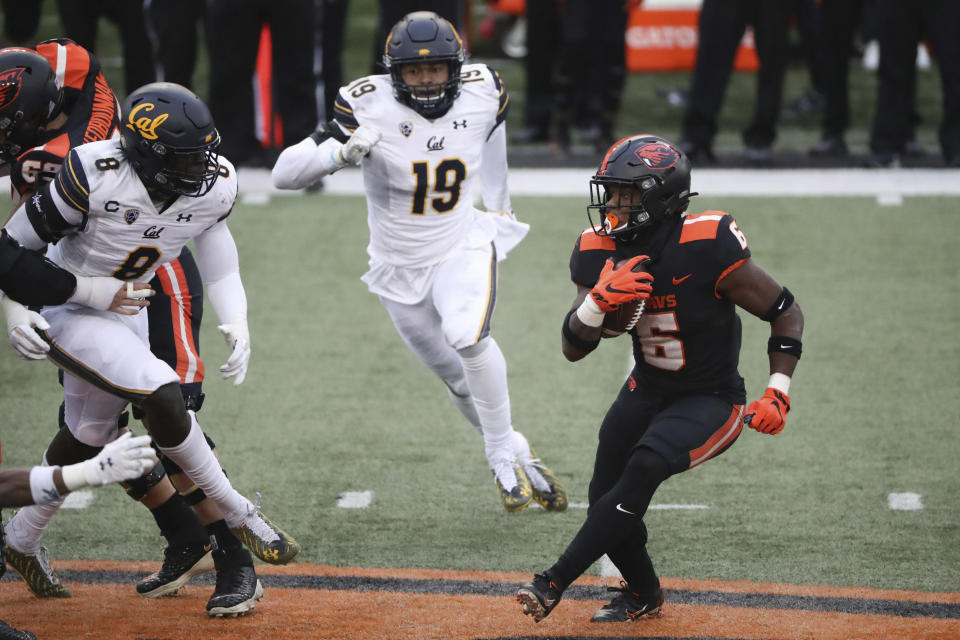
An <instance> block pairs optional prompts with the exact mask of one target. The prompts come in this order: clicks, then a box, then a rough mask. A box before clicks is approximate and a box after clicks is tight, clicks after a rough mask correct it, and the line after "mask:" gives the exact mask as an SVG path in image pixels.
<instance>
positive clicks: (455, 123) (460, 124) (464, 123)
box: [453, 118, 467, 131]
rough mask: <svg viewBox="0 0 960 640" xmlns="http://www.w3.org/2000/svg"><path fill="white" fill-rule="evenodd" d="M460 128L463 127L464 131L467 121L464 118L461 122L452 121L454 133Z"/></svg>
mask: <svg viewBox="0 0 960 640" xmlns="http://www.w3.org/2000/svg"><path fill="white" fill-rule="evenodd" d="M460 127H463V128H464V129H466V128H467V119H466V118H464V119H463V120H460V121H457V120H454V121H453V129H454V131H456V130H457V129H459V128H460Z"/></svg>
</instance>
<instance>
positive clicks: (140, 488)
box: [123, 462, 167, 501]
mask: <svg viewBox="0 0 960 640" xmlns="http://www.w3.org/2000/svg"><path fill="white" fill-rule="evenodd" d="M165 475H167V472H166V469H164V468H163V463H162V462H157V464H155V465H154V466H153V469H151V470H150V471H148V472H147V473H145V474H143V475H142V476H140V477H139V478H134V479H133V480H127V481H126V482H124V483H123V488H124V489H126V491H127V495H128V496H130V497H131V498H133V499H134V500H137V501H139V500H141V499H142V498H143V496H145V495H147V491H149V490H150V489H152V488H153V487H155V486H157V485H158V484H159V483H160V481H161V480H163V478H164V476H165Z"/></svg>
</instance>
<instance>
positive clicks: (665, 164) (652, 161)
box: [633, 142, 680, 170]
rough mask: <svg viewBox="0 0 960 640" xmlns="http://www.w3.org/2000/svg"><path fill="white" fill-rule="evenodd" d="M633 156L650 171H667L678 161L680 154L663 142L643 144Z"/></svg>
mask: <svg viewBox="0 0 960 640" xmlns="http://www.w3.org/2000/svg"><path fill="white" fill-rule="evenodd" d="M633 155H635V156H636V157H637V159H638V160H640V162H642V163H643V164H645V165H646V166H647V167H648V168H650V169H660V170H663V169H669V168H670V167H672V166H674V165H675V164H677V163H678V162H679V161H680V153H679V152H677V150H676V149H674V148H673V147H671V146H670V145H668V144H666V143H665V142H651V143H649V144H645V145H643V146H642V147H638V148H637V149H636V150H635V151H634V152H633Z"/></svg>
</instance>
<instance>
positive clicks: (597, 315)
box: [577, 296, 606, 327]
mask: <svg viewBox="0 0 960 640" xmlns="http://www.w3.org/2000/svg"><path fill="white" fill-rule="evenodd" d="M604 316H606V314H605V313H604V312H603V311H602V310H601V309H600V307H599V306H598V305H597V303H596V302H595V301H594V299H593V298H591V297H590V296H587V297H586V298H584V299H583V302H581V303H580V306H579V307H577V318H579V319H580V322H582V323H583V324H585V325H587V326H588V327H599V326H600V325H602V324H603V318H604Z"/></svg>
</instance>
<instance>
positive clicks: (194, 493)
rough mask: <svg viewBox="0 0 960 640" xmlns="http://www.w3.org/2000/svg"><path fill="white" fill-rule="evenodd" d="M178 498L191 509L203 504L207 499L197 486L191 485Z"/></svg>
mask: <svg viewBox="0 0 960 640" xmlns="http://www.w3.org/2000/svg"><path fill="white" fill-rule="evenodd" d="M180 497H181V498H183V501H184V502H186V503H187V504H188V505H190V506H191V507H193V506H196V505H198V504H200V503H201V502H203V501H204V500H205V499H206V498H207V494H205V493H204V492H203V489H201V488H200V487H198V486H197V485H193V486H192V487H191V488H190V489H189V490H187V491H186V492H185V493H181V494H180Z"/></svg>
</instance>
